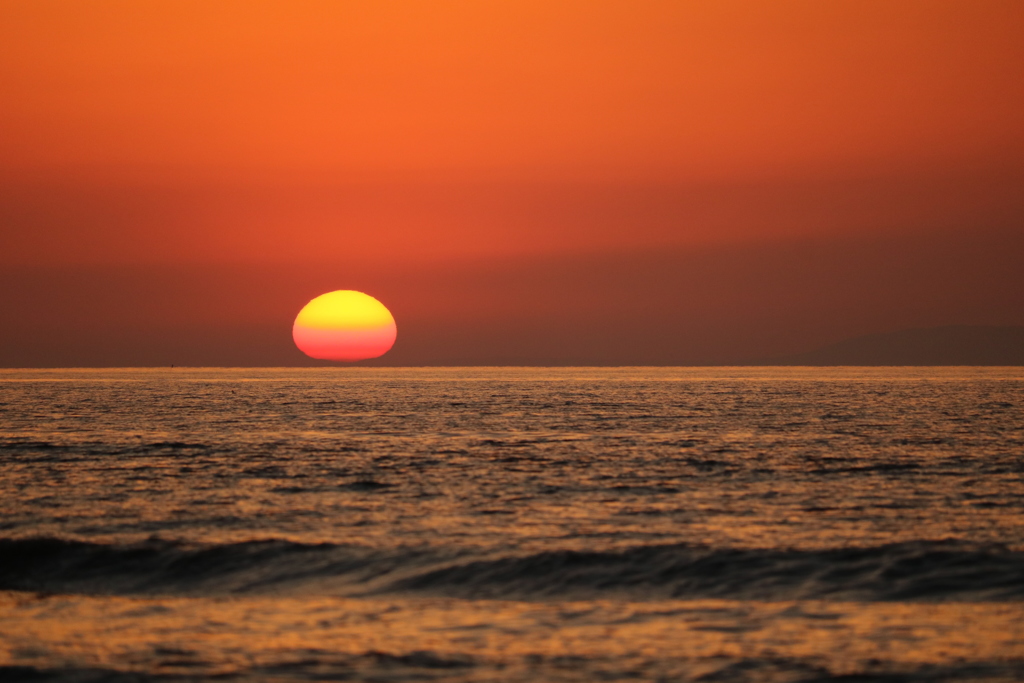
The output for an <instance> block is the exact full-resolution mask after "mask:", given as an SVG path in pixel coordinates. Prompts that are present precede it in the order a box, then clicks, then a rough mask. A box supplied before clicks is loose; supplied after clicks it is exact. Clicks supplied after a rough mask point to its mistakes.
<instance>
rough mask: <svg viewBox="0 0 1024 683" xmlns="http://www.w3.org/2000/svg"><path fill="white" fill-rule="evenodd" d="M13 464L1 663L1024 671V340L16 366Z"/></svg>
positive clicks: (438, 672) (432, 673) (2, 486)
mask: <svg viewBox="0 0 1024 683" xmlns="http://www.w3.org/2000/svg"><path fill="white" fill-rule="evenodd" d="M0 473H2V474H0V513H2V516H0V679H2V680H88V681H92V680H104V681H106V680H110V681H120V680H151V679H152V680H207V679H210V678H212V677H216V678H227V679H244V680H250V679H252V680H289V681H290V680H310V679H317V680H322V679H329V680H394V681H404V680H458V681H463V680H464V681H476V680H488V681H489V680H509V681H513V680H515V681H519V680H523V681H527V680H528V681H547V680H550V681H562V680H573V681H575V680H581V681H582V680H638V681H639V680H736V681H761V680H764V681H769V680H771V681H775V680H778V681H790V680H831V679H841V680H885V681H891V680H1019V679H1021V678H1024V646H1022V643H1024V369H1021V368H819V369H813V368H557V369H538V368H469V369H456V368H452V369H365V368H337V369H309V370H291V369H174V370H145V369H142V370H139V369H123V370H0ZM851 677H852V678H851Z"/></svg>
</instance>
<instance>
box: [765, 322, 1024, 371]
mask: <svg viewBox="0 0 1024 683" xmlns="http://www.w3.org/2000/svg"><path fill="white" fill-rule="evenodd" d="M762 364H764V365H1024V327H994V326H974V325H950V326H947V327H932V328H927V329H915V330H901V331H899V332H883V333H881V334H869V335H866V336H864V337H855V338H853V339H846V340H844V341H841V342H839V343H837V344H832V345H831V346H826V347H824V348H821V349H817V350H816V351H809V352H807V353H798V354H795V355H792V356H781V357H777V358H771V359H767V360H765V361H763V362H762Z"/></svg>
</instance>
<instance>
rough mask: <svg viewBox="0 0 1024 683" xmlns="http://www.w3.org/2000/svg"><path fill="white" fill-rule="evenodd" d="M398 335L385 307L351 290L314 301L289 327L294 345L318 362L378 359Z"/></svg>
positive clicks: (370, 297)
mask: <svg viewBox="0 0 1024 683" xmlns="http://www.w3.org/2000/svg"><path fill="white" fill-rule="evenodd" d="M397 333H398V330H397V328H396V327H395V318H394V317H393V316H392V315H391V311H389V310H388V309H387V308H386V307H385V306H384V304H382V303H381V302H379V301H377V300H376V299H374V298H373V297H372V296H369V295H367V294H363V293H362V292H356V291H353V290H350V289H345V290H338V291H336V292H328V293H327V294H322V295H320V296H318V297H317V298H315V299H313V300H312V301H310V302H309V303H308V304H306V305H305V306H304V307H303V308H302V310H301V311H299V315H298V316H296V318H295V324H294V325H293V326H292V338H293V339H294V340H295V345H296V346H297V347H299V349H300V350H301V351H302V352H303V353H305V354H306V355H307V356H309V357H310V358H317V359H319V360H338V361H357V360H366V359H367V358H378V357H380V356H383V355H384V354H385V353H387V352H388V351H389V350H390V349H391V347H392V346H393V345H394V343H395V336H396V335H397Z"/></svg>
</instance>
